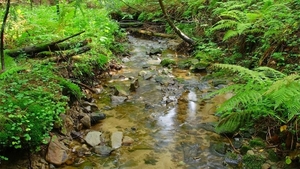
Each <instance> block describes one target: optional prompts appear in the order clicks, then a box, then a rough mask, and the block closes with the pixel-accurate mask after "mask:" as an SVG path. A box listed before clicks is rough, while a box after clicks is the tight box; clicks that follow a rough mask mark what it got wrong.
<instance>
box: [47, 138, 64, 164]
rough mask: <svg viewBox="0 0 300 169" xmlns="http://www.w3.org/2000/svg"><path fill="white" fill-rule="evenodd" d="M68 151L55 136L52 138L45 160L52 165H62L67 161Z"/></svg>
mask: <svg viewBox="0 0 300 169" xmlns="http://www.w3.org/2000/svg"><path fill="white" fill-rule="evenodd" d="M69 152H70V150H69V149H68V148H67V147H66V146H65V145H64V144H63V143H61V142H60V141H59V140H58V138H57V136H52V138H51V141H50V143H49V146H48V151H47V154H46V160H47V161H48V162H49V163H51V164H54V165H62V164H63V163H65V162H66V161H67V160H68V159H69V154H68V153H69Z"/></svg>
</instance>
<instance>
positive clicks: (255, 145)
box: [249, 138, 265, 147]
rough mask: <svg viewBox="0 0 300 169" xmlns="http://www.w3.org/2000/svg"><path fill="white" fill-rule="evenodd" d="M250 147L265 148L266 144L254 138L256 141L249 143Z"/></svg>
mask: <svg viewBox="0 0 300 169" xmlns="http://www.w3.org/2000/svg"><path fill="white" fill-rule="evenodd" d="M249 145H250V146H251V147H264V146H265V142H264V141H263V140H262V139H260V138H254V139H252V140H250V141H249Z"/></svg>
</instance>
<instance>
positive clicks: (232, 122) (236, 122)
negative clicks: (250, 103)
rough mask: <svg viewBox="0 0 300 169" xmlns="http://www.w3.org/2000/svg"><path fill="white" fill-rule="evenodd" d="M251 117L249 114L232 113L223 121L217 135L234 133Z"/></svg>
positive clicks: (218, 127) (217, 129)
mask: <svg viewBox="0 0 300 169" xmlns="http://www.w3.org/2000/svg"><path fill="white" fill-rule="evenodd" d="M250 117H251V114H250V113H248V112H232V113H230V114H229V115H228V116H226V117H224V118H222V119H221V121H220V122H219V123H218V125H217V127H216V132H217V133H234V132H236V131H237V130H238V128H239V127H240V126H241V125H242V124H243V123H244V122H245V121H248V119H249V118H250Z"/></svg>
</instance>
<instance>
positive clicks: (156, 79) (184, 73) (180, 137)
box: [61, 35, 229, 169]
mask: <svg viewBox="0 0 300 169" xmlns="http://www.w3.org/2000/svg"><path fill="white" fill-rule="evenodd" d="M128 40H129V43H130V45H131V48H132V49H131V53H130V55H131V56H130V57H128V58H123V60H122V61H123V68H122V69H121V70H120V71H118V72H115V73H112V74H111V79H108V81H107V82H105V83H106V85H103V90H102V91H101V93H100V94H96V95H94V99H95V100H96V104H97V106H98V107H99V108H100V110H101V112H103V113H105V114H106V116H107V118H106V119H104V120H103V121H102V122H101V123H99V124H97V125H95V126H92V128H91V129H90V131H100V132H102V136H101V137H102V138H103V140H104V142H105V141H106V143H107V144H108V145H109V144H110V135H111V133H114V132H122V135H123V136H124V137H125V136H127V137H130V138H132V141H131V143H130V145H122V146H121V147H120V148H117V149H115V150H114V151H112V153H111V154H110V155H109V156H99V155H92V156H90V157H87V158H86V159H85V161H84V162H83V163H80V164H77V165H74V166H65V167H61V168H63V169H75V168H80V169H90V168H96V169H101V168H105V169H106V168H107V169H110V168H132V169H135V168H136V169H140V168H147V169H148V168H149V169H151V168H155V169H157V168H159V169H164V168H166V169H175V168H187V169H196V168H199V169H200V168H201V169H206V168H210V169H220V168H227V167H226V166H224V163H223V161H224V157H222V156H221V155H220V154H218V153H216V152H215V151H214V150H213V148H212V146H213V145H214V144H218V143H220V142H226V140H225V139H224V138H222V137H221V136H219V135H218V134H216V133H214V132H212V131H213V127H212V124H213V122H215V121H216V120H217V117H215V116H214V111H215V107H216V105H217V104H219V103H222V102H223V101H225V100H226V99H228V97H229V96H226V95H225V96H219V97H215V98H214V99H212V100H206V99H204V96H206V95H207V93H208V92H210V91H213V90H215V89H216V87H213V85H212V84H211V81H207V80H204V78H203V77H205V73H190V72H189V70H181V69H175V68H174V69H170V68H165V67H162V66H161V65H160V62H161V60H162V59H164V58H172V59H175V60H180V58H181V57H183V56H177V54H176V53H175V52H174V51H173V50H172V49H170V48H171V47H170V46H169V44H170V43H175V42H170V41H168V40H163V39H154V40H147V39H141V38H136V37H133V36H130V35H129V36H128ZM157 51H159V52H157ZM111 93H114V94H113V95H112V94H111Z"/></svg>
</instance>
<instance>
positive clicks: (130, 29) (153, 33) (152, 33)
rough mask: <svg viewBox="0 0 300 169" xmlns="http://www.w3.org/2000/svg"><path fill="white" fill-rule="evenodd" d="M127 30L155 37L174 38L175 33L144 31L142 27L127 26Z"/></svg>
mask: <svg viewBox="0 0 300 169" xmlns="http://www.w3.org/2000/svg"><path fill="white" fill-rule="evenodd" d="M128 30H129V31H130V32H131V33H139V34H143V35H148V36H157V37H163V38H176V36H175V35H171V34H165V33H158V32H153V31H146V30H142V29H136V28H129V29H128Z"/></svg>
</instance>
